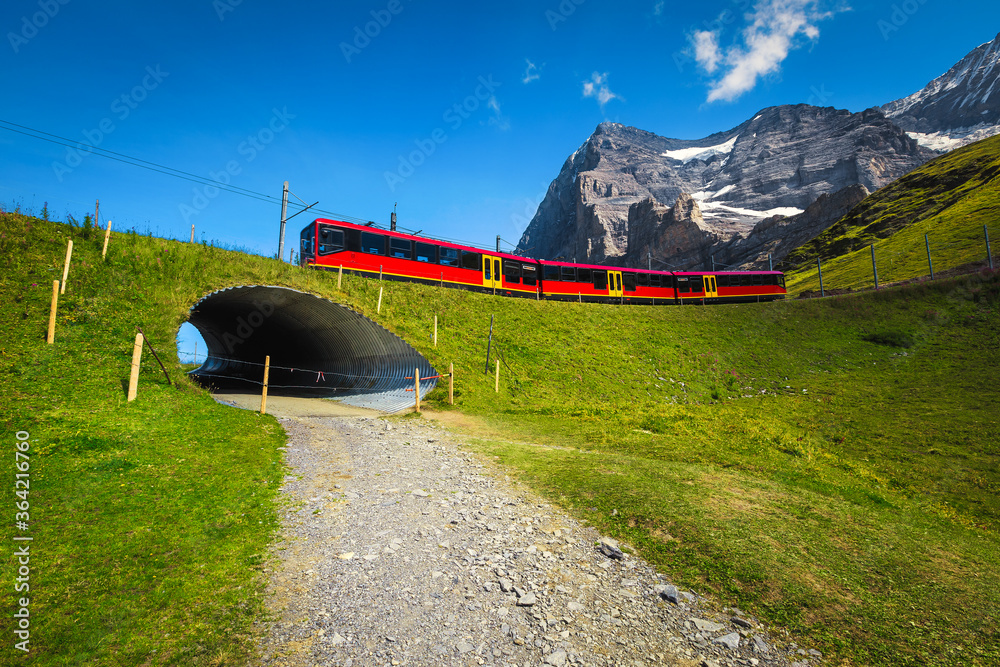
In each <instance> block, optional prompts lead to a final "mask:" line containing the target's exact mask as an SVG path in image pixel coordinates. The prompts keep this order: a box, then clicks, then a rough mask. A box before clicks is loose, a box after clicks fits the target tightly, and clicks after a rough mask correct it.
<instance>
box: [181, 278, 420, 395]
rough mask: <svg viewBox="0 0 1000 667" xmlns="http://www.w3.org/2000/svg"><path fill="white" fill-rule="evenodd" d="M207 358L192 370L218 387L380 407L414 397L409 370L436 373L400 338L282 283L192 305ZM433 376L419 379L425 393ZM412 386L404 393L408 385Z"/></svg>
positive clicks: (215, 295) (238, 289) (230, 291)
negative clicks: (266, 360)
mask: <svg viewBox="0 0 1000 667" xmlns="http://www.w3.org/2000/svg"><path fill="white" fill-rule="evenodd" d="M189 321H190V323H191V324H192V325H194V326H195V328H197V329H198V331H199V332H200V333H201V335H202V337H203V338H204V340H205V344H206V345H207V347H208V358H207V359H206V360H205V363H204V364H202V365H201V367H199V368H198V369H196V370H194V371H192V372H191V375H192V376H193V377H194V378H196V379H197V380H198V381H199V382H200V383H202V384H204V385H208V386H212V387H216V388H218V389H227V390H228V389H237V390H246V391H260V387H261V384H262V381H263V375H264V358H265V357H266V356H270V357H271V362H270V363H271V367H270V371H269V377H268V393H269V394H278V395H295V396H314V397H319V398H332V399H336V400H339V401H343V402H344V403H349V404H351V405H356V406H360V407H366V408H373V409H376V410H381V411H383V412H398V411H400V410H404V409H406V408H408V407H411V406H412V405H413V403H414V395H413V391H412V389H413V380H412V379H410V380H407V379H406V378H407V377H409V378H412V377H413V370H414V369H415V368H419V369H420V377H422V378H423V377H432V376H436V375H437V374H438V373H437V371H435V370H434V368H433V367H432V366H431V365H430V363H429V362H428V361H427V359H425V358H424V357H423V355H421V354H420V353H419V352H417V351H416V350H415V349H414V348H413V347H411V346H410V345H409V344H408V343H407V342H406V341H404V340H403V339H401V338H399V337H398V336H396V335H395V334H393V333H392V332H390V331H388V330H387V329H385V328H384V327H382V326H381V325H379V324H377V323H375V322H373V321H372V320H370V319H368V318H367V317H364V316H363V315H360V314H359V313H356V312H355V311H353V310H351V309H350V308H348V307H346V306H343V305H340V304H337V303H333V302H332V301H328V300H326V299H321V298H319V297H317V296H314V295H312V294H307V293H305V292H300V291H298V290H293V289H288V288H286V287H271V286H261V285H253V286H244V287H231V288H229V289H224V290H220V291H218V292H213V293H211V294H209V295H207V296H205V297H204V298H202V299H201V300H200V301H199V302H198V303H196V304H195V305H194V306H192V307H191V315H190V317H189ZM436 385H437V380H436V379H434V380H424V381H422V382H421V383H420V394H421V395H424V394H425V393H426V392H429V391H430V390H431V389H433V388H434V387H435V386H436ZM407 389H410V390H411V391H409V392H407V391H406V390H407Z"/></svg>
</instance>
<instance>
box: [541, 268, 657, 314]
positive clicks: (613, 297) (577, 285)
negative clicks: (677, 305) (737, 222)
mask: <svg viewBox="0 0 1000 667" xmlns="http://www.w3.org/2000/svg"><path fill="white" fill-rule="evenodd" d="M538 264H539V265H540V266H541V267H542V298H544V299H550V300H553V301H580V302H584V301H586V302H597V303H624V304H649V305H656V304H657V303H660V304H666V303H672V302H674V301H675V300H676V298H677V293H676V290H675V289H674V278H673V274H671V273H669V272H666V271H640V270H638V269H628V268H620V267H609V266H597V265H588V264H571V263H568V262H550V261H548V260H544V259H542V260H538Z"/></svg>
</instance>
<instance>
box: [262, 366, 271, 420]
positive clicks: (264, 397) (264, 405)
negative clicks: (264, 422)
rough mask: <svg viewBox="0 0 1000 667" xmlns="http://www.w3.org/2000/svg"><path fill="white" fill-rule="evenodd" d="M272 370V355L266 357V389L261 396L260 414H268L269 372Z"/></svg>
mask: <svg viewBox="0 0 1000 667" xmlns="http://www.w3.org/2000/svg"><path fill="white" fill-rule="evenodd" d="M270 369H271V355H268V356H266V357H264V389H263V391H262V392H261V394H260V414H262V415H266V414H267V372H268V371H269V370H270Z"/></svg>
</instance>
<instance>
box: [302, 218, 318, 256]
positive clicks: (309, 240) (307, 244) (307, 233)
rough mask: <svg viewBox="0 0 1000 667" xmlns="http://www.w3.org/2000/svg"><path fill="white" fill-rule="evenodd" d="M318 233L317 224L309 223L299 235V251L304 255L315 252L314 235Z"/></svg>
mask: <svg viewBox="0 0 1000 667" xmlns="http://www.w3.org/2000/svg"><path fill="white" fill-rule="evenodd" d="M315 234H316V225H309V226H308V227H306V228H305V229H303V230H302V233H301V234H300V235H299V253H300V254H302V255H311V254H313V236H314V235H315Z"/></svg>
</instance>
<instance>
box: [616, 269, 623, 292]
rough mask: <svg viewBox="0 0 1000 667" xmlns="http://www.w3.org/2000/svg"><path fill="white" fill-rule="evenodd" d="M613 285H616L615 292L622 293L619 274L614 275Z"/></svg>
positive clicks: (620, 275)
mask: <svg viewBox="0 0 1000 667" xmlns="http://www.w3.org/2000/svg"><path fill="white" fill-rule="evenodd" d="M615 285H616V287H615V290H616V291H618V292H621V291H622V274H620V273H617V274H615Z"/></svg>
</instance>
